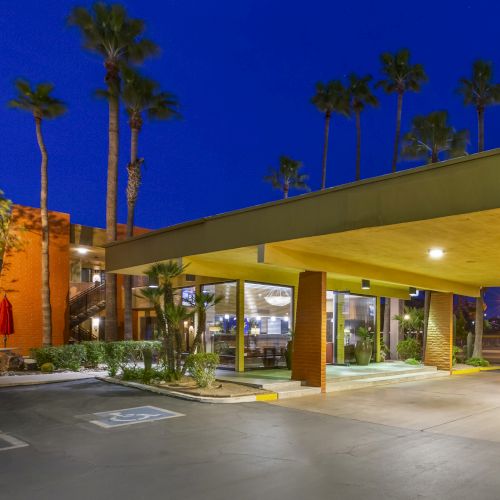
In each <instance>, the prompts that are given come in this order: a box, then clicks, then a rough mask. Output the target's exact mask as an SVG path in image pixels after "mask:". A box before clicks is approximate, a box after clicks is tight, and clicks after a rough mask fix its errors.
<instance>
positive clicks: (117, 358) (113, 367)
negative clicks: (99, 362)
mask: <svg viewBox="0 0 500 500" xmlns="http://www.w3.org/2000/svg"><path fill="white" fill-rule="evenodd" d="M125 353H126V346H125V345H124V342H106V343H105V344H104V362H105V363H106V365H107V367H108V374H109V376H110V377H116V374H117V373H118V370H119V369H120V367H121V366H123V364H124V360H125Z"/></svg>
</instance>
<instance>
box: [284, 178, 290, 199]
mask: <svg viewBox="0 0 500 500" xmlns="http://www.w3.org/2000/svg"><path fill="white" fill-rule="evenodd" d="M288 191H290V186H289V184H288V183H287V182H285V184H284V185H283V198H284V199H285V200H286V199H287V198H288Z"/></svg>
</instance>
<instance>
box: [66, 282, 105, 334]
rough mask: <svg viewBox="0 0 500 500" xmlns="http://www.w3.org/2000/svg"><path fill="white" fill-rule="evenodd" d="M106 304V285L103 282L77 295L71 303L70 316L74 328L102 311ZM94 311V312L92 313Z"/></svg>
mask: <svg viewBox="0 0 500 500" xmlns="http://www.w3.org/2000/svg"><path fill="white" fill-rule="evenodd" d="M105 303H106V283H104V282H102V283H100V284H99V285H96V286H94V287H92V288H88V289H87V290H84V291H83V292H81V293H79V294H78V295H75V297H73V298H72V299H71V300H70V301H69V315H70V318H71V323H72V326H75V325H77V324H79V323H81V322H82V321H85V319H88V318H90V317H91V316H93V315H94V314H95V313H96V312H97V311H99V310H102V309H103V308H104V305H105ZM91 310H92V311H91Z"/></svg>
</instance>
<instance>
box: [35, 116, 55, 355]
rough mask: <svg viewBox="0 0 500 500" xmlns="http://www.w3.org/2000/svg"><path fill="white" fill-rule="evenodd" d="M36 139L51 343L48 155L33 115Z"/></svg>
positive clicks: (45, 332)
mask: <svg viewBox="0 0 500 500" xmlns="http://www.w3.org/2000/svg"><path fill="white" fill-rule="evenodd" d="M35 126H36V139H37V141H38V147H39V148H40V153H41V155H42V163H41V189H40V216H41V223H42V344H43V345H44V346H50V345H52V309H51V307H50V269H49V214H48V210H47V196H48V176H47V166H48V162H49V157H48V155H47V150H46V148H45V143H44V142H43V136H42V120H41V118H38V117H35Z"/></svg>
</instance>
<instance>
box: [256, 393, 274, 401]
mask: <svg viewBox="0 0 500 500" xmlns="http://www.w3.org/2000/svg"><path fill="white" fill-rule="evenodd" d="M277 399H278V394H277V393H276V392H272V393H270V394H256V395H255V401H276V400H277Z"/></svg>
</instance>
